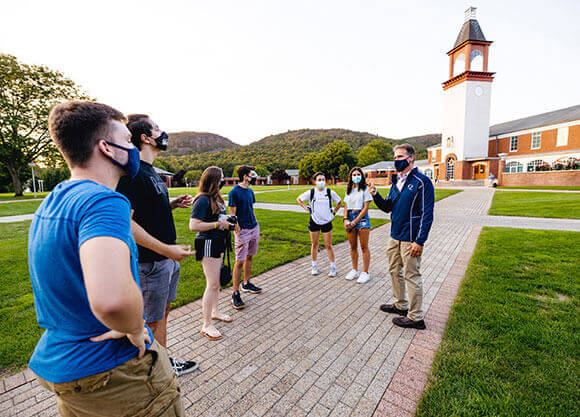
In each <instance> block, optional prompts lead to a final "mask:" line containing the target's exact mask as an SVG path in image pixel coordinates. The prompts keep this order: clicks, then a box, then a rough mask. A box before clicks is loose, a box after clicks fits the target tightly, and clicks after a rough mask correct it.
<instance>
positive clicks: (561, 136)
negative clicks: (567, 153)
mask: <svg viewBox="0 0 580 417" xmlns="http://www.w3.org/2000/svg"><path fill="white" fill-rule="evenodd" d="M567 144H568V128H567V127H561V128H559V129H558V137H557V138H556V146H566V145H567Z"/></svg>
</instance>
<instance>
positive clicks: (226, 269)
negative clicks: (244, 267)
mask: <svg viewBox="0 0 580 417" xmlns="http://www.w3.org/2000/svg"><path fill="white" fill-rule="evenodd" d="M225 241H226V253H225V256H224V261H223V263H222V266H221V268H220V285H221V286H222V287H225V286H227V285H228V284H229V283H230V282H231V281H232V268H231V265H230V251H231V249H230V246H231V244H232V239H231V232H229V231H228V233H227V235H226V238H225ZM226 259H227V262H228V264H227V265H226V263H225V261H226Z"/></svg>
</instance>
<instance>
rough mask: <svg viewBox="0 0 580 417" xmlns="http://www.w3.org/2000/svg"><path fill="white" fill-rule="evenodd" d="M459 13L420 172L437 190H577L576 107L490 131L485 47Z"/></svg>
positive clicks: (471, 16) (579, 121) (469, 16)
mask: <svg viewBox="0 0 580 417" xmlns="http://www.w3.org/2000/svg"><path fill="white" fill-rule="evenodd" d="M475 10H476V9H475V8H474V7H470V8H468V9H467V10H466V11H465V22H464V24H463V26H462V27H461V30H460V32H459V35H458V37H457V40H456V42H455V44H454V46H453V48H452V49H451V50H450V51H449V52H448V53H447V55H448V56H449V79H448V80H447V81H445V82H444V83H443V95H444V122H443V131H442V139H441V144H439V145H435V146H431V147H429V148H428V164H427V165H424V166H423V167H421V171H423V172H424V173H425V174H426V175H428V176H429V177H431V178H432V179H435V178H438V179H439V180H440V181H442V182H453V183H460V184H461V183H463V184H466V185H468V184H474V185H475V184H484V183H486V181H487V182H488V181H489V179H490V178H495V179H497V180H498V182H499V184H500V185H505V186H510V185H513V186H523V185H580V105H577V106H572V107H568V108H565V109H560V110H556V111H552V112H548V113H543V114H538V115H535V116H530V117H525V118H522V119H517V120H512V121H509V122H505V123H500V124H497V125H494V126H491V127H490V126H489V110H490V104H491V85H492V82H493V76H494V73H493V72H489V71H488V57H489V47H490V45H491V43H492V42H491V41H488V40H487V39H486V38H485V36H484V34H483V31H482V30H481V27H480V26H479V23H478V21H477V20H476V18H475Z"/></svg>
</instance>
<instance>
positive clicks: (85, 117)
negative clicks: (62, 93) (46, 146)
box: [48, 101, 125, 167]
mask: <svg viewBox="0 0 580 417" xmlns="http://www.w3.org/2000/svg"><path fill="white" fill-rule="evenodd" d="M111 120H118V121H121V122H124V121H125V116H124V115H123V113H121V112H120V111H119V110H116V109H114V108H112V107H111V106H107V105H106V104H102V103H95V102H93V101H68V102H66V103H61V104H57V105H56V106H54V107H53V108H52V109H51V110H50V113H49V115H48V131H49V133H50V136H51V137H52V140H53V141H54V143H55V144H56V146H57V148H58V150H59V151H60V152H61V153H62V155H63V156H64V158H65V159H66V160H67V162H68V163H69V165H71V166H79V167H83V166H85V164H86V163H87V161H88V160H89V159H90V158H91V155H92V154H93V150H94V148H95V145H96V144H97V143H98V142H99V140H101V139H107V138H106V135H107V133H108V130H107V129H108V124H109V122H110V121H111Z"/></svg>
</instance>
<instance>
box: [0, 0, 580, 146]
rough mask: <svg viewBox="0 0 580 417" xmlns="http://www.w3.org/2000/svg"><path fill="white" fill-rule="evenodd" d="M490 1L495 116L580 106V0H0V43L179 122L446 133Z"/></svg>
mask: <svg viewBox="0 0 580 417" xmlns="http://www.w3.org/2000/svg"><path fill="white" fill-rule="evenodd" d="M469 6H474V7H477V8H478V9H477V19H478V21H479V24H480V26H481V28H482V30H483V33H484V34H485V36H486V38H487V39H488V40H491V41H494V43H493V44H492V45H491V49H490V59H489V70H490V71H493V72H496V76H495V80H494V82H493V86H492V100H491V123H492V124H494V123H500V122H504V121H508V120H513V119H516V118H519V117H525V116H530V115H533V114H538V113H543V112H546V111H550V110H556V109H559V108H563V107H568V106H572V105H576V104H580V81H579V80H578V77H577V72H578V70H579V68H580V53H579V49H580V25H579V24H578V16H580V1H578V0H552V1H550V2H546V1H537V0H527V1H520V0H480V1H471V2H469V1H455V0H442V1H432V0H429V1H419V0H405V1H388V0H349V1H346V0H286V1H282V0H263V1H257V0H243V1H241V0H219V1H218V0H214V1H208V0H205V1H198V0H182V1H179V0H165V1H150V0H140V1H133V0H116V1H109V0H100V1H98V2H86V1H78V0H75V1H64V0H62V1H61V0H52V1H46V0H34V1H32V0H19V1H13V0H0V14H1V15H2V24H1V25H0V53H9V54H12V55H15V56H16V57H18V59H19V60H20V61H21V62H24V63H29V64H42V65H46V66H48V67H50V68H53V69H56V70H59V71H62V72H63V73H65V74H66V75H67V76H68V77H69V78H71V79H73V80H74V81H75V82H77V83H78V84H79V85H81V86H82V87H83V88H84V89H85V91H87V92H88V93H89V94H90V96H92V97H94V98H96V99H97V100H98V101H101V102H104V103H107V104H110V105H112V106H114V107H116V108H118V109H119V110H121V111H122V112H124V113H125V114H130V113H147V114H150V115H151V117H152V118H154V119H155V121H156V122H157V123H158V124H159V125H160V127H161V128H162V129H164V130H166V131H168V132H175V131H182V130H193V131H199V132H211V133H216V134H220V135H222V136H225V137H227V138H229V139H231V140H233V141H234V142H237V143H240V144H248V143H250V142H253V141H255V140H259V139H261V138H263V137H264V136H267V135H271V134H276V133H281V132H285V131H287V130H294V129H302V128H310V129H316V128H345V129H352V130H358V131H365V132H369V133H373V134H378V135H381V136H385V137H390V138H396V139H398V138H404V137H408V136H415V135H421V134H426V133H439V132H441V127H442V121H443V106H442V94H443V90H442V87H441V83H442V82H443V81H446V80H447V78H448V68H449V67H448V65H449V61H448V60H449V58H448V56H447V54H446V53H447V52H448V51H449V50H450V49H451V48H452V47H453V44H454V42H455V39H456V37H457V35H458V33H459V30H460V28H461V25H462V24H463V12H464V10H465V9H466V8H467V7H469Z"/></svg>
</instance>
